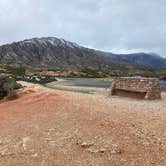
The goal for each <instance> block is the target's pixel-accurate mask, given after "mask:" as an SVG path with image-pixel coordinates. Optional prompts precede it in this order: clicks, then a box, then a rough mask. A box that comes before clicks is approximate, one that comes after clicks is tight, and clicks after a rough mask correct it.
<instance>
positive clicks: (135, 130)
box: [0, 83, 166, 166]
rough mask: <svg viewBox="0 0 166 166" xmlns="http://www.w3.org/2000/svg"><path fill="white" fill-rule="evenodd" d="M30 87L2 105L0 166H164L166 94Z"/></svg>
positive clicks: (0, 108)
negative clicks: (143, 96) (153, 97)
mask: <svg viewBox="0 0 166 166" xmlns="http://www.w3.org/2000/svg"><path fill="white" fill-rule="evenodd" d="M24 84H26V85H27V86H28V87H27V88H25V89H24V90H21V91H20V92H19V98H18V99H16V100H14V101H8V102H3V103H1V104H0V166H1V165H2V166H24V165H25V166H31V165H32V166H54V165H57V166H66V165H68V166H77V165H78V166H88V165H89V166H90V165H91V166H96V165H99V166H103V165H104V166H107V165H108V166H109V165H111V166H121V165H123V166H140V165H143V166H151V165H152V166H165V165H166V94H165V93H163V94H162V97H163V99H162V100H161V101H143V100H133V99H128V98H120V97H113V98H109V97H107V96H104V95H97V94H96V95H88V94H80V93H72V92H64V91H58V90H49V89H46V88H41V87H39V86H37V85H33V84H28V83H24Z"/></svg>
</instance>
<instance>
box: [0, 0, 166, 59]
mask: <svg viewBox="0 0 166 166" xmlns="http://www.w3.org/2000/svg"><path fill="white" fill-rule="evenodd" d="M47 36H55V37H58V38H64V39H66V40H69V41H73V42H76V43H78V44H80V45H83V46H87V47H91V48H97V49H102V50H107V51H111V52H115V53H128V52H140V51H146V52H156V53H159V54H160V55H162V56H165V57H166V0H59V1H58V0H0V44H4V43H11V42H13V41H19V40H23V39H26V38H32V37H47Z"/></svg>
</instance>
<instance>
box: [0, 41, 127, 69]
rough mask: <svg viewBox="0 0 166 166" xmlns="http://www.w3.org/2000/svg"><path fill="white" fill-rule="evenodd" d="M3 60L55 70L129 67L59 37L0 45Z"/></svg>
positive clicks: (19, 65) (12, 64) (23, 65)
mask: <svg viewBox="0 0 166 166" xmlns="http://www.w3.org/2000/svg"><path fill="white" fill-rule="evenodd" d="M0 64H6V65H9V66H14V67H28V68H40V69H54V70H74V71H75V70H84V69H92V70H101V71H109V70H111V69H120V68H123V69H124V68H125V67H124V66H123V65H121V64H119V63H115V62H112V60H111V59H110V58H109V57H104V56H101V55H98V54H96V52H95V51H94V50H91V49H88V48H84V47H80V46H78V45H77V44H74V43H71V42H68V41H65V40H63V39H57V38H33V39H30V40H24V41H20V42H17V43H12V44H8V45H3V46H1V47H0Z"/></svg>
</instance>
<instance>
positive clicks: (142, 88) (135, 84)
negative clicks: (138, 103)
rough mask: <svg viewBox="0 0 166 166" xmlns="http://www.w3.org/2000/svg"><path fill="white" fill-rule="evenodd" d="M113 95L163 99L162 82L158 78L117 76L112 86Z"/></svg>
mask: <svg viewBox="0 0 166 166" xmlns="http://www.w3.org/2000/svg"><path fill="white" fill-rule="evenodd" d="M110 94H111V95H120V96H128V97H134V98H141V99H149V100H155V99H161V90H160V82H159V80H158V79H157V78H144V77H117V78H114V80H113V82H112V86H111V93H110Z"/></svg>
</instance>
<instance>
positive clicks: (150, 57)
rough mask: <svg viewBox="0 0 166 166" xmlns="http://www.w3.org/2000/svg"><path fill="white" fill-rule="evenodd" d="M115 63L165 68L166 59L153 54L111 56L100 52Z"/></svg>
mask: <svg viewBox="0 0 166 166" xmlns="http://www.w3.org/2000/svg"><path fill="white" fill-rule="evenodd" d="M99 54H103V55H105V56H108V57H110V58H111V59H112V60H114V61H117V62H123V63H126V64H134V65H139V66H144V67H150V68H166V59H165V58H162V57H161V56H159V55H157V54H154V53H134V54H112V53H106V52H100V53H99Z"/></svg>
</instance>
